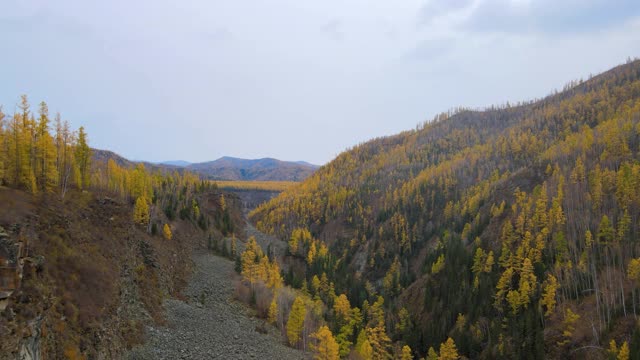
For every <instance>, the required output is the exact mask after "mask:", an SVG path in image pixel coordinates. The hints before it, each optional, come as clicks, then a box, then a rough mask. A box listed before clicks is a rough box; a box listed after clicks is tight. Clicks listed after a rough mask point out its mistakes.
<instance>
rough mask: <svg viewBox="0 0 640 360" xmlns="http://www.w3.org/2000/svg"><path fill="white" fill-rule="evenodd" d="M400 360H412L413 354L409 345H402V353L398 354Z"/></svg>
mask: <svg viewBox="0 0 640 360" xmlns="http://www.w3.org/2000/svg"><path fill="white" fill-rule="evenodd" d="M400 359H401V360H413V354H412V353H411V348H410V347H409V345H405V346H403V347H402V354H401V355H400Z"/></svg>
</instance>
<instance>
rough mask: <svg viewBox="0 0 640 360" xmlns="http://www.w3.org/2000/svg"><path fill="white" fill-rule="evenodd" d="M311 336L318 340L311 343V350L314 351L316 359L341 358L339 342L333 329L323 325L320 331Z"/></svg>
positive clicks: (331, 359)
mask: <svg viewBox="0 0 640 360" xmlns="http://www.w3.org/2000/svg"><path fill="white" fill-rule="evenodd" d="M311 338H312V339H315V340H316V342H317V343H316V344H311V351H313V352H314V359H316V360H337V359H339V358H340V354H339V350H338V349H339V348H338V343H337V342H336V340H335V339H334V338H333V334H331V330H329V328H328V327H327V326H321V327H320V328H319V329H318V331H316V332H315V333H313V334H311Z"/></svg>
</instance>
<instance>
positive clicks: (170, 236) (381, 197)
mask: <svg viewBox="0 0 640 360" xmlns="http://www.w3.org/2000/svg"><path fill="white" fill-rule="evenodd" d="M18 109H19V111H16V112H15V113H14V114H13V115H12V116H10V117H8V118H7V119H6V120H5V117H6V115H5V114H4V113H2V112H0V120H1V121H0V150H2V151H0V205H2V206H0V266H2V267H1V270H2V271H1V272H0V335H1V336H2V337H1V339H0V340H1V341H0V359H3V360H4V359H7V360H9V359H11V360H13V359H16V358H19V359H29V360H35V359H104V358H114V359H115V358H128V359H131V360H133V359H140V360H144V359H202V358H210V357H214V358H231V359H252V358H282V359H300V358H312V357H313V358H317V359H332V360H335V359H338V358H353V359H376V360H377V359H390V358H398V359H403V360H410V359H414V358H426V359H428V360H458V359H466V358H469V359H495V358H500V359H502V358H504V359H544V358H554V359H555V358H558V359H595V360H600V359H607V358H615V359H617V360H628V359H632V358H638V357H640V326H639V323H638V320H637V316H638V313H640V309H639V308H640V296H639V295H640V242H639V240H638V239H639V236H640V60H633V61H632V60H629V61H628V62H627V63H625V64H622V65H619V66H617V67H614V68H613V69H611V70H609V71H606V72H604V73H602V74H599V75H597V76H593V77H590V78H589V79H588V80H586V81H584V80H579V81H574V82H571V83H569V84H568V85H567V86H566V87H565V88H564V90H563V91H561V92H554V93H552V94H550V95H548V96H546V97H544V98H542V99H537V100H532V101H527V102H521V103H516V104H509V103H507V104H505V105H503V106H491V107H488V108H486V109H480V110H474V109H467V108H457V109H455V110H453V111H449V112H447V113H442V114H440V115H438V116H436V117H435V118H434V119H433V120H431V121H427V122H424V123H422V124H420V125H419V126H417V127H416V128H415V129H412V130H407V131H404V132H401V133H398V134H395V135H390V136H386V137H380V138H375V139H372V140H370V141H367V142H364V143H361V144H359V145H356V146H354V147H352V148H349V149H347V150H346V151H344V152H342V153H340V154H339V155H338V156H337V157H336V158H335V159H334V160H332V161H331V162H329V163H327V164H326V165H324V166H322V167H319V168H318V167H315V166H312V165H310V164H308V163H304V162H295V163H288V164H282V162H280V161H278V160H275V159H268V158H266V159H259V160H246V159H238V158H229V157H225V158H222V159H219V160H217V161H214V162H211V163H206V164H204V165H198V164H185V163H182V162H173V163H172V164H151V163H144V162H134V161H129V160H127V159H126V158H123V157H120V156H119V155H117V154H115V153H113V152H111V151H106V150H95V149H92V148H91V147H90V146H89V142H88V139H89V135H88V134H87V133H86V131H85V130H84V128H83V127H80V128H78V130H71V128H70V125H69V123H67V122H62V121H61V118H60V117H59V116H56V118H55V122H54V124H53V125H51V119H50V115H49V110H48V105H47V104H46V103H45V102H41V103H40V104H39V105H38V107H37V110H33V109H32V107H31V104H30V103H29V99H28V98H27V96H26V95H25V96H22V97H21V99H20V105H19V106H18ZM36 115H37V117H36ZM300 166H302V167H303V168H304V169H303V170H304V171H303V170H301V168H300ZM192 170H193V171H192ZM214 170H215V171H214ZM221 178H224V180H221ZM248 179H252V180H255V179H262V180H261V181H248Z"/></svg>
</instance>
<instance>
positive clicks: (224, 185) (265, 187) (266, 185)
mask: <svg viewBox="0 0 640 360" xmlns="http://www.w3.org/2000/svg"><path fill="white" fill-rule="evenodd" d="M214 183H216V184H217V185H218V188H220V189H226V190H261V191H284V190H286V189H288V188H289V187H291V186H293V185H296V184H299V183H298V182H295V181H235V180H233V181H214Z"/></svg>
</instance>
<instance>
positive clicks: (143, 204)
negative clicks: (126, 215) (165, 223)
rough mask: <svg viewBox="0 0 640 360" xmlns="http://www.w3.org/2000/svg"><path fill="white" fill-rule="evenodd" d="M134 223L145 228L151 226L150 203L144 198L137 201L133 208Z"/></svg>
mask: <svg viewBox="0 0 640 360" xmlns="http://www.w3.org/2000/svg"><path fill="white" fill-rule="evenodd" d="M133 221H134V222H135V223H136V224H139V225H144V226H146V225H148V224H149V203H147V199H146V198H145V197H144V196H141V197H139V198H137V199H136V203H135V205H134V207H133Z"/></svg>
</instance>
